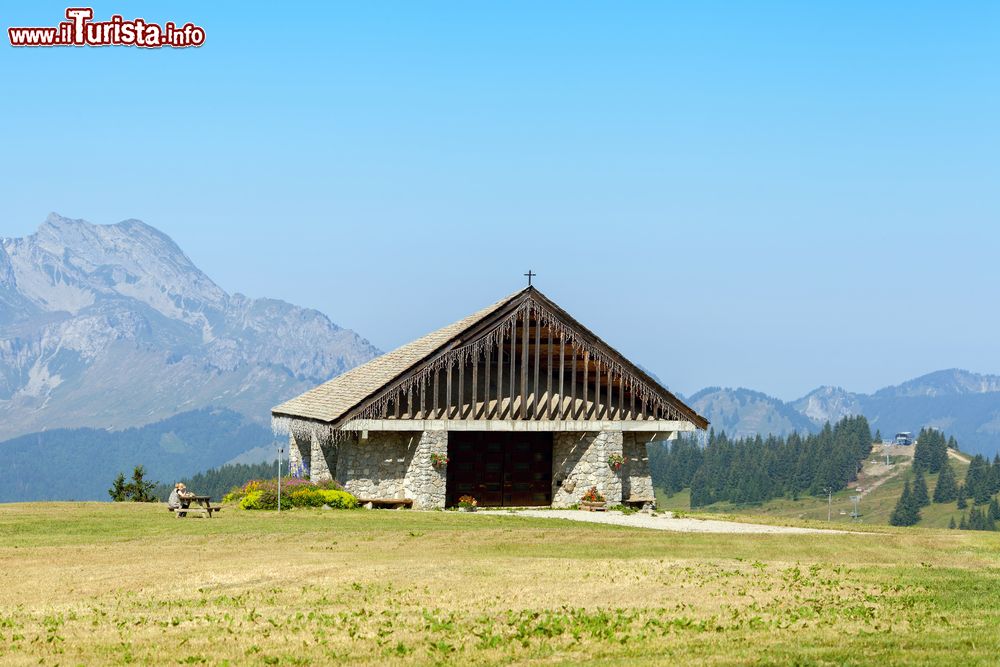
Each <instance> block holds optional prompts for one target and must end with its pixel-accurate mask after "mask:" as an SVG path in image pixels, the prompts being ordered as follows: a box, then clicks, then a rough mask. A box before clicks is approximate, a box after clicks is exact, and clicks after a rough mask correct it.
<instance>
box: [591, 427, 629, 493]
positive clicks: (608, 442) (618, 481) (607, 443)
mask: <svg viewBox="0 0 1000 667" xmlns="http://www.w3.org/2000/svg"><path fill="white" fill-rule="evenodd" d="M624 440H625V439H624V437H623V434H622V432H621V431H601V433H600V435H599V436H598V439H597V442H598V443H600V445H601V450H600V452H599V454H598V458H597V463H596V468H597V470H598V471H599V472H600V474H598V475H596V477H597V490H598V491H600V492H601V493H603V494H604V497H605V498H606V499H607V501H608V505H621V503H622V473H623V472H624V467H623V469H622V470H615V469H614V468H612V467H611V466H609V465H608V457H609V456H611V455H612V454H618V455H619V456H621V455H622V454H623V453H624V446H623V445H624ZM602 477H603V479H601V478H602ZM602 483H603V486H604V488H601V485H602Z"/></svg>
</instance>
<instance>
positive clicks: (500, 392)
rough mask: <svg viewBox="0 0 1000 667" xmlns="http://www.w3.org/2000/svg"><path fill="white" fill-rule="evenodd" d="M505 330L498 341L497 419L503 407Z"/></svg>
mask: <svg viewBox="0 0 1000 667" xmlns="http://www.w3.org/2000/svg"><path fill="white" fill-rule="evenodd" d="M503 335H504V334H503V332H501V333H500V341H499V343H497V409H496V413H495V414H494V418H495V419H500V409H501V408H502V407H503Z"/></svg>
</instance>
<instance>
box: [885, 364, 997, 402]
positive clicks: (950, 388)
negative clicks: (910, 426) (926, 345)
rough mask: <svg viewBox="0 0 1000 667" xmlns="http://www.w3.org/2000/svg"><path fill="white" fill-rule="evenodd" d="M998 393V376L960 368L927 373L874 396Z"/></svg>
mask: <svg viewBox="0 0 1000 667" xmlns="http://www.w3.org/2000/svg"><path fill="white" fill-rule="evenodd" d="M993 392H1000V375H984V374H982V373H973V372H972V371H967V370H964V369H961V368H949V369H946V370H941V371H934V372H933V373H927V374H926V375H921V376H920V377H917V378H914V379H912V380H908V381H906V382H904V383H902V384H899V385H896V386H893V387H886V388H885V389H880V390H878V391H877V392H875V396H877V397H884V396H896V397H903V396H909V397H914V396H930V397H937V396H965V395H969V394H987V393H993Z"/></svg>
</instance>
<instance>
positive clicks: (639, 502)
mask: <svg viewBox="0 0 1000 667" xmlns="http://www.w3.org/2000/svg"><path fill="white" fill-rule="evenodd" d="M622 505H625V506H626V507H638V508H639V509H642V508H644V507H645V506H646V505H649V506H650V507H655V506H656V498H629V499H628V500H623V501H622Z"/></svg>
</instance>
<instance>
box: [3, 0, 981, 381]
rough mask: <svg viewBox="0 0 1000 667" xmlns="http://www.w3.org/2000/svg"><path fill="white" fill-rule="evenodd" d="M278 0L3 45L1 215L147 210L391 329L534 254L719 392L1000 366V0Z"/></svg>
mask: <svg viewBox="0 0 1000 667" xmlns="http://www.w3.org/2000/svg"><path fill="white" fill-rule="evenodd" d="M278 6H279V5H274V4H268V5H261V6H260V8H259V9H253V4H252V3H225V2H212V3H204V2H171V3H138V2H129V3H124V2H118V3H101V4H98V5H95V6H94V8H95V13H96V16H97V18H107V17H108V16H110V15H111V14H113V13H122V14H124V15H125V17H126V18H132V17H135V16H142V17H144V18H146V19H147V20H149V21H154V22H159V23H163V22H166V21H168V20H173V21H175V22H177V23H183V22H186V21H193V22H195V23H197V24H200V25H202V26H204V27H205V29H206V31H207V42H206V44H205V46H204V47H202V48H200V49H188V50H176V51H172V50H153V51H145V50H139V49H134V48H122V47H116V48H101V49H97V48H57V49H51V50H44V49H20V50H18V49H13V48H11V47H9V46H0V72H2V73H3V77H2V85H3V91H4V94H3V103H2V106H0V114H2V119H3V125H4V127H5V128H6V132H5V133H4V141H3V147H4V154H5V155H6V156H7V159H6V160H4V161H3V162H2V163H0V183H2V194H3V196H2V197H0V235H5V236H21V235H24V234H28V233H31V232H32V231H33V230H34V229H35V228H36V227H37V226H38V224H39V223H40V222H41V221H42V220H43V219H44V217H45V216H46V215H47V214H48V212H49V211H57V212H59V213H61V214H63V215H66V216H70V217H79V218H85V219H87V220H90V221H92V222H100V223H111V222H117V221H119V220H122V219H126V218H139V219H142V220H144V221H146V222H148V223H150V224H152V225H154V226H156V227H158V228H160V229H162V230H163V231H165V232H167V233H168V234H170V235H171V236H172V237H173V238H174V239H175V240H176V241H177V242H178V243H179V244H180V245H181V247H182V248H184V249H185V250H186V252H187V253H188V254H189V256H190V257H191V258H192V259H193V260H194V261H195V262H196V263H197V264H198V265H199V266H200V267H201V268H203V269H204V270H205V271H206V272H207V273H208V274H209V275H210V276H212V277H213V278H214V279H215V280H216V281H217V282H218V283H219V284H220V285H221V286H222V287H224V288H225V289H227V290H229V291H241V292H244V293H246V294H249V295H251V296H271V297H277V298H282V299H286V300H289V301H292V302H294V303H297V304H300V305H305V306H311V307H315V308H318V309H319V310H322V311H323V312H325V313H327V314H328V315H329V316H330V317H331V318H332V319H333V320H334V321H335V322H337V323H339V324H341V325H343V326H347V327H350V328H353V329H355V330H356V331H358V332H360V333H361V334H362V335H364V336H366V337H368V338H369V339H370V340H371V341H373V342H374V343H375V344H376V345H378V346H380V347H382V348H384V349H389V348H392V347H394V346H396V345H399V344H402V343H404V342H406V341H407V340H410V339H412V338H413V337H415V336H418V335H420V334H422V333H425V332H426V331H428V330H430V329H432V328H435V327H438V326H441V325H443V324H445V323H447V322H450V321H452V320H455V319H457V318H459V317H462V316H464V315H466V314H467V313H468V312H471V311H472V310H475V309H477V308H479V307H481V306H483V305H485V304H487V303H490V302H492V301H494V300H496V299H497V298H498V297H499V296H501V295H504V294H507V293H509V292H513V291H514V290H516V289H518V288H519V287H521V285H522V284H523V281H524V279H523V278H522V276H521V274H522V273H524V271H525V270H527V269H528V268H529V267H530V268H532V269H534V270H535V271H536V272H538V274H539V278H538V279H537V282H536V284H537V285H538V286H539V287H540V288H541V289H542V290H543V291H545V292H546V293H547V294H548V295H549V296H550V297H552V298H553V299H555V300H556V301H557V302H559V303H560V304H561V305H563V306H564V307H566V308H567V309H568V310H570V311H571V312H573V313H574V314H575V315H577V316H578V318H579V319H580V320H581V321H583V322H585V323H587V324H588V325H590V326H591V327H592V328H593V329H594V330H595V331H596V332H597V333H599V334H600V335H602V336H603V337H604V338H605V339H606V340H608V341H609V342H611V343H612V344H613V345H615V346H616V347H618V348H619V349H620V350H621V351H622V352H624V353H625V354H627V355H629V356H631V357H632V358H633V359H635V360H636V361H638V362H640V363H641V364H643V365H644V366H646V367H648V368H650V369H651V370H653V371H654V372H655V373H657V374H658V375H659V376H660V377H661V378H662V379H663V380H664V381H665V382H666V383H667V384H669V385H670V386H671V387H672V388H674V389H677V390H679V391H682V392H687V393H689V392H692V391H695V390H697V389H699V388H701V387H704V386H707V385H727V386H749V387H752V388H755V389H759V390H762V391H766V392H769V393H772V394H775V395H777V396H780V397H782V398H785V399H792V398H796V397H798V396H799V395H802V394H804V393H805V392H807V391H809V390H810V389H812V388H814V387H815V386H817V385H820V384H836V385H841V386H844V387H846V388H848V389H851V390H855V391H870V390H873V389H875V388H877V387H880V386H883V385H886V384H890V383H897V382H900V381H903V380H905V379H908V378H910V377H913V376H915V375H918V374H921V373H924V372H928V371H931V370H937V369H940V368H948V367H954V366H957V367H964V368H969V369H972V370H977V371H980V372H1000V345H998V344H997V340H998V338H997V332H998V329H1000V309H998V308H997V306H996V303H997V294H998V292H1000V269H998V267H997V260H998V256H1000V187H998V185H1000V158H998V155H1000V121H998V120H997V119H998V118H1000V68H998V67H997V63H998V62H1000V40H998V39H997V38H996V35H997V34H998V29H1000V4H997V3H991V2H968V3H963V2H955V3H929V2H880V3H868V2H810V3H802V2H787V3H776V2H740V3H738V2H718V3H712V2H699V3H683V4H682V3H668V2H656V3H640V2H633V3H612V2H606V3H581V2H565V3H531V2H525V3H515V2H505V3H492V4H488V3H457V2H456V3H426V2H401V3H360V2H355V3H315V4H305V3H302V4H299V5H297V9H295V10H294V11H291V10H288V9H285V10H284V11H282V12H279V11H276V10H275V8H276V7H278ZM65 7H66V4H65V3H52V2H31V3H21V8H18V7H15V6H12V3H5V5H4V6H3V8H2V9H0V25H2V27H3V28H6V27H8V26H10V25H41V26H45V25H55V24H56V23H57V22H58V21H59V20H60V18H61V17H62V16H63V12H64V10H65ZM282 7H284V5H283V6H282ZM4 39H5V41H6V37H4Z"/></svg>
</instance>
